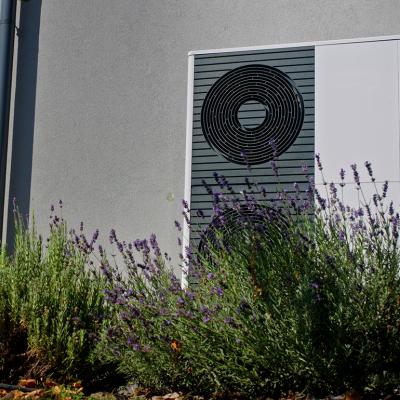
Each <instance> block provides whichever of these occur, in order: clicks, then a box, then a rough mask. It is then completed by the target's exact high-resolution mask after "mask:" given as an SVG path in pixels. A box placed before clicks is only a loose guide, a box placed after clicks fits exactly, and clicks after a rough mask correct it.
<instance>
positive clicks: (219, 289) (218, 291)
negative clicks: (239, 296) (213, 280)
mask: <svg viewBox="0 0 400 400" xmlns="http://www.w3.org/2000/svg"><path fill="white" fill-rule="evenodd" d="M216 294H217V296H218V297H222V296H223V295H224V291H223V290H222V288H221V287H217V291H216Z"/></svg>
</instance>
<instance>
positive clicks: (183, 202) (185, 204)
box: [182, 199, 189, 211]
mask: <svg viewBox="0 0 400 400" xmlns="http://www.w3.org/2000/svg"><path fill="white" fill-rule="evenodd" d="M182 206H183V209H184V210H185V211H189V204H188V202H187V201H186V200H184V199H183V200H182Z"/></svg>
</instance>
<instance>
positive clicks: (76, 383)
mask: <svg viewBox="0 0 400 400" xmlns="http://www.w3.org/2000/svg"><path fill="white" fill-rule="evenodd" d="M72 387H73V388H75V389H79V388H81V387H82V382H81V381H76V382H74V383H73V384H72Z"/></svg>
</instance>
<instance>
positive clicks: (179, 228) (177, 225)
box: [175, 221, 182, 232]
mask: <svg viewBox="0 0 400 400" xmlns="http://www.w3.org/2000/svg"><path fill="white" fill-rule="evenodd" d="M175 226H176V228H177V229H178V231H179V232H180V231H181V230H182V226H181V224H180V223H179V222H178V221H175Z"/></svg>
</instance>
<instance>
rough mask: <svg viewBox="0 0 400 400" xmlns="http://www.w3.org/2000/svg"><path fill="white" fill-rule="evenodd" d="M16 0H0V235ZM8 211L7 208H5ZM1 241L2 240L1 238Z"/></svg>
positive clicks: (3, 200) (0, 235)
mask: <svg viewBox="0 0 400 400" xmlns="http://www.w3.org/2000/svg"><path fill="white" fill-rule="evenodd" d="M16 4H17V0H0V237H1V239H3V238H2V236H3V219H4V215H3V213H4V203H5V197H4V195H5V183H6V168H7V146H8V126H9V116H10V97H11V75H12V63H13V54H14V30H15V13H16ZM6 212H8V210H6ZM2 243H3V240H2Z"/></svg>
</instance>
